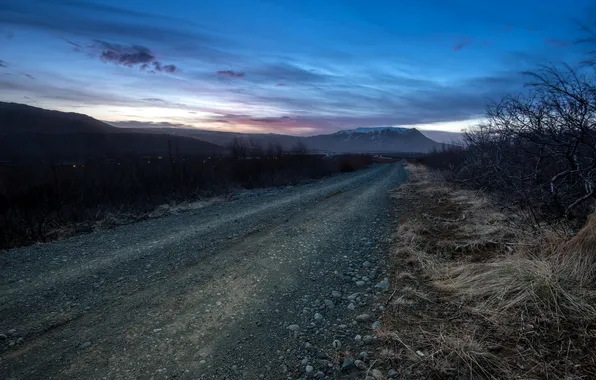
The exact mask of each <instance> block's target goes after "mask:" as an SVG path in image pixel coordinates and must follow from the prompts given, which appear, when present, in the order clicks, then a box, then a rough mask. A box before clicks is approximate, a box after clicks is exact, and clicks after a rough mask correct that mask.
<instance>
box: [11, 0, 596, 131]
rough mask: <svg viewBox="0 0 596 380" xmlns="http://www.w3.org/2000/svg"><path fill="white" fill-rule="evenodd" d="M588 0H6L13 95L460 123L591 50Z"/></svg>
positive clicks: (54, 102) (255, 125)
mask: <svg viewBox="0 0 596 380" xmlns="http://www.w3.org/2000/svg"><path fill="white" fill-rule="evenodd" d="M591 4H594V2H593V0H553V1H538V0H515V1H514V0H495V1H490V2H488V1H486V2H485V1H472V0H418V1H398V0H393V1H381V0H318V1H314V0H300V1H298V0H197V1H194V2H191V1H188V0H168V1H152V0H149V1H148V0H143V1H140V0H139V1H137V0H124V1H123V0H119V1H117V0H106V1H102V2H100V1H95V2H87V1H84V0H0V100H3V101H14V102H20V103H28V104H31V105H36V106H41V107H46V108H55V109H60V110H64V111H75V112H82V113H87V114H89V115H91V116H94V117H96V118H99V119H101V120H106V121H110V122H118V123H120V125H129V126H135V125H141V124H147V123H154V124H155V125H170V124H179V125H188V126H194V127H202V128H209V129H220V130H236V131H245V132H262V131H266V132H278V133H291V134H303V135H304V134H314V133H325V132H333V131H335V130H338V129H343V128H351V127H367V126H381V125H400V126H419V127H421V128H431V129H442V130H460V129H461V128H462V127H466V126H469V125H471V124H473V123H474V122H476V121H477V120H478V119H479V118H480V117H481V116H482V114H483V112H484V108H485V104H486V102H487V100H488V99H498V98H499V97H500V96H502V95H503V94H505V93H507V92H510V91H519V90H522V85H523V82H524V78H523V76H521V75H520V74H519V73H520V71H523V70H527V69H530V68H533V67H535V66H536V65H537V64H539V63H548V62H553V63H557V62H561V61H566V62H569V63H571V64H576V63H578V62H580V61H581V60H582V59H583V58H585V56H584V55H583V54H584V53H585V52H586V51H587V50H590V46H587V45H586V44H576V43H575V42H576V41H577V40H579V39H581V38H583V37H586V36H585V35H583V33H582V31H581V29H580V27H579V26H578V24H577V23H578V22H579V23H584V24H588V23H590V22H593V21H594V17H595V16H596V7H595V6H594V5H591ZM591 17H592V19H591Z"/></svg>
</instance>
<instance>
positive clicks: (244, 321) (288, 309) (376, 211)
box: [0, 163, 406, 379]
mask: <svg viewBox="0 0 596 380" xmlns="http://www.w3.org/2000/svg"><path fill="white" fill-rule="evenodd" d="M405 178H406V174H405V171H404V169H403V166H402V164H400V163H396V164H384V165H374V166H372V167H371V168H368V169H365V170H361V171H358V172H355V173H349V174H342V175H339V176H336V177H332V178H328V179H325V180H322V181H319V182H316V183H312V184H308V185H300V186H294V187H288V188H285V189H275V190H272V191H258V192H249V193H246V194H244V195H242V196H239V197H237V199H235V200H232V201H230V202H223V203H218V204H214V205H211V206H208V207H205V208H203V209H199V210H194V211H189V212H184V213H180V214H178V215H169V216H166V217H163V218H159V219H151V220H147V221H143V222H139V223H135V224H132V225H127V226H122V227H119V228H116V229H113V230H104V231H99V232H95V233H91V234H86V235H81V236H77V237H73V238H70V239H66V240H62V241H58V242H53V243H47V244H37V245H34V246H30V247H25V248H19V249H14V250H10V251H7V252H0V271H1V272H0V273H1V274H2V275H1V276H0V357H1V360H0V378H2V379H137V378H147V379H172V378H180V379H226V378H229V379H253V378H255V379H257V378H267V379H269V378H270V379H285V378H301V377H304V378H307V377H316V376H322V377H323V378H324V377H325V376H327V377H328V378H337V377H342V376H344V375H345V376H348V377H349V376H352V375H350V373H352V374H353V373H354V371H356V372H357V371H358V369H357V368H356V369H353V370H350V368H344V371H342V372H338V367H337V360H341V358H340V359H338V357H339V356H338V355H339V354H338V355H335V354H334V353H340V352H345V351H346V350H351V351H354V352H356V355H358V353H359V352H364V354H363V356H366V350H367V347H368V344H369V343H370V337H369V335H370V336H372V335H374V332H373V330H372V329H373V327H372V323H373V322H375V321H376V319H377V318H378V317H379V315H380V312H379V311H378V307H377V306H378V305H375V303H374V299H375V297H374V294H375V293H379V292H380V291H381V290H382V288H383V286H384V285H382V284H383V280H384V278H385V277H387V275H386V271H387V268H386V265H385V264H384V260H385V259H386V257H387V255H388V252H389V246H390V237H391V219H392V218H391V215H390V207H389V196H388V190H390V189H392V188H394V187H396V186H397V185H399V184H400V183H401V182H403V181H404V180H405ZM389 281H390V279H389ZM379 283H381V286H380V287H377V288H375V284H379ZM385 284H386V282H385ZM363 314H366V316H363V317H361V318H359V319H360V320H361V321H360V322H357V321H356V320H355V317H356V316H358V315H361V316H362V315H363ZM356 335H360V336H361V337H364V338H365V339H364V341H366V342H364V341H363V340H359V339H358V337H356ZM339 345H341V347H339ZM361 359H365V358H364V357H362V358H361ZM369 359H370V358H366V360H363V361H367V360H369ZM339 364H341V363H339ZM349 367H351V366H349ZM361 377H362V378H363V376H361Z"/></svg>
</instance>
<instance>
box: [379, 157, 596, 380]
mask: <svg viewBox="0 0 596 380" xmlns="http://www.w3.org/2000/svg"><path fill="white" fill-rule="evenodd" d="M408 170H409V172H410V179H411V182H410V183H409V184H407V185H404V186H402V187H400V188H399V189H398V190H396V192H395V193H394V198H395V200H396V204H397V205H396V207H397V209H398V210H400V211H401V218H400V221H399V222H400V223H399V226H398V228H397V231H396V239H395V240H396V241H397V242H398V243H397V245H396V247H395V262H394V264H395V271H396V276H395V278H396V279H397V281H398V282H399V283H400V285H401V287H400V286H398V290H396V292H395V293H394V294H393V295H392V299H390V300H389V301H388V315H387V318H386V319H387V320H386V327H385V330H384V331H383V332H382V333H380V335H381V338H382V339H384V340H385V341H386V342H387V344H392V345H395V344H397V346H399V347H400V349H401V350H403V352H409V353H410V354H411V353H412V352H414V353H415V352H417V351H421V352H424V353H425V356H424V357H422V358H421V357H419V355H406V356H405V358H406V359H405V360H404V361H402V371H404V373H410V374H411V375H414V376H416V375H424V376H430V377H433V378H458V377H459V376H461V375H465V376H468V377H469V378H490V379H497V378H498V379H537V378H553V379H554V378H565V379H576V378H577V379H579V378H596V359H595V356H596V355H594V354H593V349H594V347H595V346H596V307H595V306H596V216H592V217H591V218H590V219H589V221H588V223H587V224H586V226H585V227H584V228H583V229H582V230H581V231H579V232H578V233H577V234H576V235H575V236H574V237H573V238H565V237H564V236H565V235H564V233H563V230H562V231H558V233H553V231H552V229H546V228H545V229H544V231H539V232H538V233H537V232H536V231H530V230H526V229H525V228H523V225H522V222H521V219H519V218H518V217H517V216H515V215H513V214H511V213H507V212H504V211H501V209H502V208H499V207H498V205H497V204H496V202H495V201H493V200H492V199H490V198H489V197H488V196H486V195H484V194H482V193H480V192H475V191H470V190H463V189H459V188H457V187H455V186H453V185H451V184H449V183H447V181H445V180H444V179H443V178H441V176H440V175H438V174H437V173H433V172H430V171H429V170H427V169H426V168H424V167H422V166H417V165H408ZM395 337H398V338H399V339H397V343H396V339H395ZM562 342H566V344H567V349H564V348H563V343H562ZM407 358H410V360H408V359H407Z"/></svg>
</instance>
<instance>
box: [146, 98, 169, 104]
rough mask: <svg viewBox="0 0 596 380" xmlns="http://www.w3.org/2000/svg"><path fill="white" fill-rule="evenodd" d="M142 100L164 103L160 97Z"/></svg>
mask: <svg viewBox="0 0 596 380" xmlns="http://www.w3.org/2000/svg"><path fill="white" fill-rule="evenodd" d="M142 100H145V101H147V102H155V103H165V100H163V99H160V98H144V99H142Z"/></svg>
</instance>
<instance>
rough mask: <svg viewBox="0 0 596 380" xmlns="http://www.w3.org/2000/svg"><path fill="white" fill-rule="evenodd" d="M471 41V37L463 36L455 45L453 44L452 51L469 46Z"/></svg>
mask: <svg viewBox="0 0 596 380" xmlns="http://www.w3.org/2000/svg"><path fill="white" fill-rule="evenodd" d="M472 42H473V39H471V38H464V39H462V40H461V41H459V42H458V43H456V44H455V45H453V51H461V50H462V49H463V48H465V47H467V46H469V45H470V44H471V43H472Z"/></svg>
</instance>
